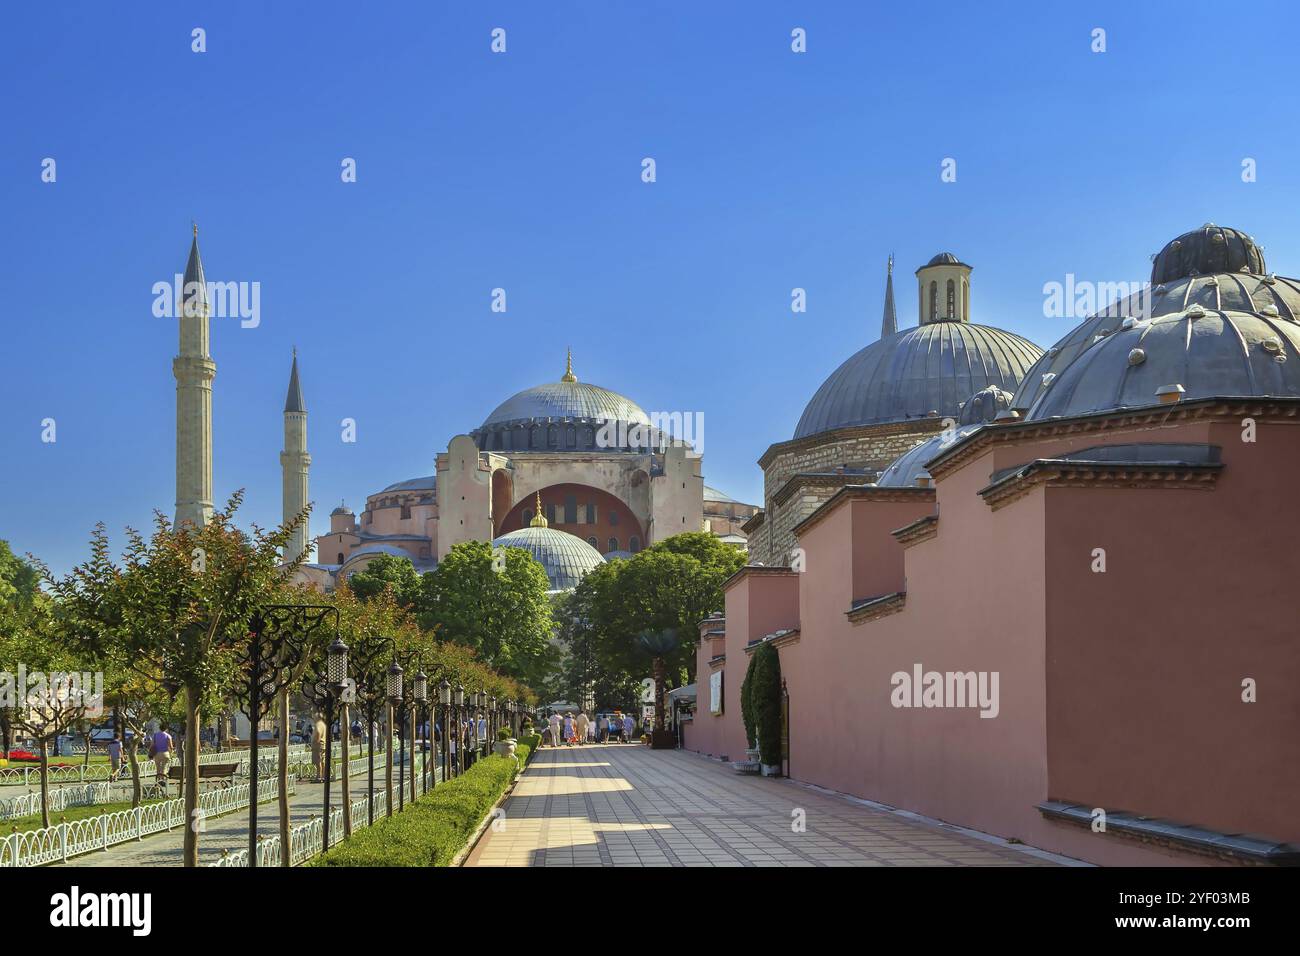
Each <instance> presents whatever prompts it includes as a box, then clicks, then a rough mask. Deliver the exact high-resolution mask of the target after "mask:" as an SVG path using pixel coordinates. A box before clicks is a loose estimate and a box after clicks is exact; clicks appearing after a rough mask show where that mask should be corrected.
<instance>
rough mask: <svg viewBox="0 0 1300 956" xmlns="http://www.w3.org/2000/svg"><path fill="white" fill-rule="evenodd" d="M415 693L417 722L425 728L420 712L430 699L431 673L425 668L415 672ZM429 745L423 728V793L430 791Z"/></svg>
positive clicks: (421, 737) (421, 733)
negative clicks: (426, 671) (427, 672)
mask: <svg viewBox="0 0 1300 956" xmlns="http://www.w3.org/2000/svg"><path fill="white" fill-rule="evenodd" d="M414 693H415V722H416V723H417V724H419V725H420V726H421V727H422V728H423V727H424V724H422V723H421V722H420V713H421V711H423V710H424V705H425V702H426V701H428V699H429V675H428V674H426V673H425V672H424V669H423V668H421V669H420V670H418V671H416V672H415V690H414ZM430 722H432V721H430ZM412 729H414V728H412ZM428 747H429V742H428V740H427V739H426V738H425V733H424V730H423V729H421V731H420V752H421V753H423V754H425V758H424V766H422V767H421V768H420V786H421V787H422V788H423V790H422V791H421V792H422V793H428V792H429V777H428V774H429V757H428V753H427V752H428ZM412 750H414V744H412ZM412 769H414V768H412Z"/></svg>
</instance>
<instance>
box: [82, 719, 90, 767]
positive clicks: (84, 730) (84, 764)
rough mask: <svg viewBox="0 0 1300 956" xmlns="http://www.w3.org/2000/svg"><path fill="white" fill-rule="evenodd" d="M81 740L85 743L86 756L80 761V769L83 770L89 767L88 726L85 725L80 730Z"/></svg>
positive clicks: (87, 724)
mask: <svg viewBox="0 0 1300 956" xmlns="http://www.w3.org/2000/svg"><path fill="white" fill-rule="evenodd" d="M81 739H82V740H84V741H85V742H86V756H85V757H83V758H82V760H81V767H82V769H83V770H84V769H85V768H86V767H89V766H90V724H89V723H86V724H84V725H82V728H81Z"/></svg>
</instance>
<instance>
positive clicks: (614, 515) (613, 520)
mask: <svg viewBox="0 0 1300 956" xmlns="http://www.w3.org/2000/svg"><path fill="white" fill-rule="evenodd" d="M609 523H610V524H612V525H617V524H618V512H617V511H611V512H610V513H609Z"/></svg>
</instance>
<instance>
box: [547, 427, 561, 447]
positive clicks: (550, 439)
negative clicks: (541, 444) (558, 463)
mask: <svg viewBox="0 0 1300 956" xmlns="http://www.w3.org/2000/svg"><path fill="white" fill-rule="evenodd" d="M546 447H547V448H559V447H560V429H559V426H558V425H552V426H551V427H550V428H548V429H546Z"/></svg>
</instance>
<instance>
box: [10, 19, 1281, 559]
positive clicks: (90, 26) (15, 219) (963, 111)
mask: <svg viewBox="0 0 1300 956" xmlns="http://www.w3.org/2000/svg"><path fill="white" fill-rule="evenodd" d="M1295 9H1296V8H1295V6H1294V4H1289V3H1277V4H1270V3H1256V4H1253V5H1252V6H1251V7H1250V11H1249V16H1248V17H1246V16H1243V17H1241V18H1239V19H1234V20H1229V19H1227V18H1225V8H1224V7H1223V5H1222V4H1212V3H1194V2H1193V3H1188V2H1181V3H1172V2H1160V3H1143V4H1132V3H1118V4H1087V5H1084V4H1069V5H1066V4H1042V3H1024V4H1012V3H999V2H992V3H987V4H979V5H967V4H961V5H958V4H941V3H933V4H926V5H924V7H923V8H918V7H917V6H916V5H914V4H890V5H883V4H878V3H865V2H862V3H859V2H853V3H849V2H819V3H815V4H814V3H791V2H781V3H775V2H743V3H742V2H713V3H707V4H701V3H686V2H676V3H666V2H656V0H647V2H640V3H632V2H601V3H596V2H587V3H576V2H556V3H549V4H545V5H542V4H537V3H522V2H521V3H500V2H496V3H475V4H458V3H445V2H439V3H370V4H357V3H346V4H334V3H312V4H290V3H262V2H257V3H253V2H232V3H132V4H113V5H108V4H103V3H97V2H96V3H89V2H88V3H67V4H65V3H60V4H45V5H42V6H41V7H38V6H37V5H35V4H26V5H23V6H22V7H21V8H18V7H13V6H11V7H7V8H6V9H5V11H4V12H3V13H0V18H3V19H2V21H0V22H2V23H3V29H2V30H0V75H2V77H3V81H4V82H3V89H4V91H5V93H4V96H5V106H4V112H3V123H2V124H0V129H2V131H0V208H2V209H3V212H4V215H3V219H2V220H0V221H3V224H4V228H3V229H0V263H3V265H2V266H0V301H3V302H4V303H5V306H6V310H7V322H6V323H5V335H4V343H5V348H4V349H0V382H2V383H3V384H2V385H0V388H2V389H3V393H2V396H3V401H2V402H0V463H2V467H0V500H3V502H4V509H3V512H2V516H0V537H4V538H7V539H9V540H10V541H11V543H12V545H13V547H14V550H16V551H19V552H25V551H31V552H34V553H36V554H38V555H40V556H41V557H43V558H45V559H46V560H47V561H49V562H50V563H51V564H52V565H53V566H54V567H55V568H56V569H60V570H62V569H66V568H67V567H69V566H70V565H72V564H73V563H75V562H77V561H79V560H81V559H83V558H84V556H85V554H86V547H85V542H86V539H87V536H88V533H89V531H90V529H91V528H92V527H93V525H94V524H95V522H97V521H103V522H105V523H106V524H107V525H108V527H109V529H110V531H112V532H114V533H115V534H117V533H118V532H120V530H121V528H122V527H123V526H124V525H128V524H130V525H134V526H137V527H138V526H144V525H147V524H148V522H149V519H150V515H151V513H152V510H153V509H154V508H160V509H162V510H164V511H165V512H167V513H168V514H170V513H171V512H172V510H173V501H174V495H175V487H174V437H173V436H174V415H175V411H174V403H175V397H174V396H175V384H174V380H173V378H172V374H171V359H172V356H173V355H174V354H175V353H176V346H177V343H176V329H175V325H174V323H173V322H171V321H168V320H166V319H158V318H155V317H154V316H153V315H152V313H151V305H152V295H151V292H150V289H151V287H152V285H153V284H154V283H155V282H158V281H168V280H170V278H171V276H172V274H173V273H174V272H177V271H180V270H181V269H182V268H183V267H184V262H185V255H186V252H187V249H188V245H189V234H190V221H191V219H194V220H197V221H198V223H199V225H200V243H201V247H202V250H203V257H204V263H205V266H206V267H207V274H208V278H209V279H212V280H232V281H247V282H253V281H256V282H259V283H260V284H261V323H260V325H259V326H258V327H257V328H241V327H240V325H239V323H238V322H237V321H235V320H230V319H225V320H219V321H214V322H213V330H212V352H213V356H214V358H215V360H216V363H217V378H216V382H215V389H216V392H215V398H214V407H215V412H214V421H215V453H216V466H215V484H216V490H217V497H218V499H219V500H220V499H224V497H225V496H226V495H227V494H228V493H229V492H230V491H232V490H233V489H235V488H239V487H243V488H245V489H246V491H247V503H246V505H245V509H244V512H243V516H244V518H245V519H249V520H255V521H257V522H259V523H262V524H272V523H274V522H276V521H278V519H279V514H280V473H279V462H278V453H279V450H280V445H281V416H280V410H281V408H282V405H283V401H284V391H285V384H286V380H287V376H288V367H289V358H290V350H291V348H292V347H293V346H294V345H296V346H297V347H298V349H299V355H300V359H301V363H302V376H303V385H304V389H305V392H306V398H307V403H308V409H309V413H310V428H311V439H310V444H311V449H310V450H311V453H312V455H313V458H314V464H313V468H312V496H313V498H314V499H315V500H316V502H317V515H316V517H315V519H314V520H313V533H319V532H320V531H321V530H323V529H324V527H325V526H326V518H325V516H326V515H327V514H328V511H329V509H330V508H332V507H333V506H334V505H335V504H337V503H338V501H339V500H340V499H342V498H346V499H347V500H348V502H349V503H350V504H353V505H360V504H361V503H362V501H363V498H364V496H365V495H366V494H367V493H370V492H373V491H376V490H378V489H380V488H382V487H383V486H384V485H386V484H389V483H391V482H393V481H398V480H401V479H404V478H408V477H412V476H415V475H422V474H430V473H432V472H433V470H434V468H433V463H434V457H435V456H436V454H437V453H438V452H439V451H440V450H443V449H445V448H446V445H447V442H448V441H449V439H450V438H451V437H452V436H453V435H455V434H458V433H461V432H465V431H468V430H470V429H471V428H473V427H475V426H476V425H477V424H479V423H480V422H481V421H482V419H483V418H484V417H485V416H486V415H487V414H488V413H489V412H490V411H491V410H492V409H493V408H494V407H495V406H496V405H497V404H498V403H499V402H500V401H501V400H503V399H504V398H506V397H507V396H508V395H510V394H512V393H513V392H515V391H517V390H519V389H522V388H525V387H528V386H531V385H535V384H538V383H540V382H544V381H552V380H555V379H557V378H558V377H559V375H560V373H561V372H562V371H563V362H564V349H565V347H566V346H568V345H572V346H573V349H574V355H575V360H574V361H575V369H576V371H577V374H578V376H579V377H580V378H581V379H583V380H584V381H591V382H595V383H596V384H599V385H603V386H605V387H608V388H613V389H616V390H618V391H621V392H623V393H625V394H627V395H629V396H630V397H632V398H633V399H634V400H636V401H637V402H639V403H640V404H641V405H642V406H643V407H645V408H646V409H651V410H665V411H670V410H683V411H702V412H703V413H704V415H705V423H706V424H705V463H704V464H705V475H706V480H707V481H708V482H709V483H710V484H712V485H715V486H717V487H720V488H722V489H724V490H725V491H727V492H728V493H730V494H732V495H734V496H735V497H738V498H743V499H745V500H749V501H760V500H761V489H762V475H761V472H760V470H759V469H758V467H757V465H756V464H755V460H756V459H757V458H758V456H759V455H761V454H762V452H763V451H764V450H765V449H766V448H767V446H768V445H769V444H770V443H772V442H774V441H780V440H782V439H785V438H788V437H790V435H791V433H792V432H793V429H794V425H795V423H796V422H797V420H798V418H799V415H800V412H801V411H802V408H803V405H804V404H805V403H806V401H807V400H808V399H809V398H810V397H811V396H812V394H813V392H814V391H816V389H817V386H818V385H819V384H820V383H821V381H822V380H823V379H824V378H825V377H826V375H828V374H829V373H830V372H831V371H832V370H833V369H834V368H835V367H836V366H837V365H838V364H839V363H840V362H841V361H842V360H843V359H844V358H846V357H847V356H848V355H850V354H851V353H852V352H854V351H856V350H857V349H858V348H860V347H862V346H863V345H865V344H867V343H868V342H870V341H871V340H872V339H873V338H875V337H876V336H877V335H878V334H879V323H880V312H881V299H882V295H883V284H884V265H885V260H886V257H887V256H888V255H889V253H890V252H891V251H892V252H894V253H895V254H896V256H897V262H898V269H897V271H898V280H899V281H898V298H899V318H900V324H901V325H904V326H908V325H912V324H915V314H916V293H915V286H914V280H913V279H912V278H911V274H912V271H913V270H914V269H915V268H916V267H917V266H918V265H920V264H922V263H923V262H924V261H925V260H927V259H928V258H929V257H930V256H931V255H933V254H934V253H936V252H938V251H940V250H944V249H947V250H951V251H953V252H955V253H956V254H957V255H959V256H960V257H961V258H962V259H963V260H965V261H967V262H970V263H971V264H973V265H974V267H975V271H974V274H973V277H972V313H973V317H974V319H975V321H978V322H981V323H984V324H988V325H995V326H999V327H1003V328H1008V329H1011V330H1013V331H1016V332H1019V333H1020V334H1022V335H1025V336H1027V337H1029V338H1031V339H1033V340H1034V341H1036V342H1038V343H1039V344H1040V345H1043V346H1047V345H1049V344H1051V343H1052V342H1053V341H1055V340H1056V339H1057V338H1059V337H1060V336H1061V335H1062V334H1064V332H1065V331H1066V330H1067V328H1068V325H1069V322H1068V321H1066V320H1061V319H1048V318H1045V317H1044V315H1043V284H1044V283H1045V282H1049V281H1053V280H1058V281H1060V280H1063V279H1064V276H1065V274H1066V273H1067V272H1073V273H1075V274H1076V275H1077V276H1079V277H1080V278H1091V279H1094V280H1097V281H1123V280H1142V279H1145V278H1146V276H1147V275H1148V273H1149V270H1150V262H1149V258H1148V257H1149V255H1150V254H1151V253H1153V252H1155V251H1156V250H1157V249H1159V247H1160V246H1161V245H1162V244H1163V243H1164V242H1165V241H1167V240H1168V239H1170V238H1172V237H1173V236H1174V235H1176V234H1178V233H1179V232H1182V231H1185V230H1186V229H1190V228H1193V227H1195V226H1197V225H1199V224H1201V223H1202V222H1205V221H1207V220H1212V221H1215V222H1218V223H1220V224H1223V225H1232V226H1236V227H1239V228H1242V229H1245V230H1246V231H1248V232H1250V233H1252V234H1253V235H1254V236H1255V237H1256V238H1257V239H1258V240H1259V241H1260V242H1261V243H1262V244H1263V245H1264V248H1265V254H1266V256H1267V257H1268V261H1269V264H1270V267H1271V268H1273V269H1274V270H1276V271H1278V272H1280V273H1283V274H1288V275H1295V274H1297V272H1300V237H1298V236H1297V234H1296V230H1295V229H1294V225H1293V224H1294V218H1295V211H1296V209H1297V208H1300V204H1298V202H1297V200H1300V172H1298V171H1297V168H1296V165H1295V160H1294V158H1295V156H1297V155H1300V149H1298V148H1297V147H1298V145H1300V144H1298V143H1297V140H1298V139H1300V127H1297V124H1296V123H1294V121H1293V119H1294V116H1295V97H1296V78H1295V61H1294V56H1293V50H1292V49H1291V48H1290V47H1291V44H1292V43H1293V37H1294V34H1295V27H1296V21H1297V14H1296V12H1295ZM918 10H921V11H923V12H922V13H921V14H920V15H918V12H917V11H918ZM196 26H198V27H203V28H204V29H205V30H206V31H207V52H206V53H202V54H197V53H194V52H192V51H191V30H192V29H193V28H194V27H196ZM496 27H501V28H504V29H505V30H506V40H507V52H506V53H505V54H493V53H492V52H491V51H490V48H489V44H490V39H491V37H490V33H491V31H492V29H493V28H496ZM795 27H802V28H804V29H806V31H807V37H808V40H807V43H808V52H807V53H805V54H802V55H797V54H794V53H792V52H791V50H790V31H791V30H792V29H793V28H795ZM1094 27H1102V28H1104V29H1105V30H1106V42H1107V51H1106V52H1105V53H1103V54H1095V53H1092V52H1091V50H1090V44H1091V37H1090V33H1091V31H1092V29H1093V28H1094ZM647 156H649V157H653V158H654V159H655V160H656V163H657V172H658V181H657V182H655V183H653V184H646V183H643V182H642V181H641V178H640V172H641V160H642V158H643V157H647ZM45 157H53V158H54V159H55V160H56V162H57V176H58V178H57V182H55V183H53V184H49V183H42V182H41V179H40V173H41V161H42V160H43V159H44V158H45ZM344 157H353V158H355V159H356V161H357V169H358V181H357V182H356V183H354V184H344V183H342V182H341V181H340V175H339V174H340V163H341V161H342V159H343V158H344ZM945 157H952V158H955V159H956V160H957V164H958V165H957V171H958V178H957V181H956V182H955V183H943V182H941V181H940V176H939V171H940V163H941V161H942V160H943V159H944V158H945ZM1246 157H1251V158H1253V159H1255V160H1256V163H1257V169H1258V181H1257V182H1254V183H1243V182H1242V180H1241V162H1242V160H1243V158H1246ZM1288 227H1291V228H1288ZM495 287H502V288H504V289H505V290H506V292H507V297H508V311H507V312H506V313H505V314H497V313H493V312H491V311H490V308H489V306H490V294H491V290H492V289H493V288H495ZM794 287H802V288H805V289H806V290H807V295H808V311H807V312H806V313H804V314H794V313H792V312H791V310H790V292H791V289H792V288H794ZM345 417H349V418H354V419H355V420H356V421H357V438H358V440H357V442H356V443H355V444H346V443H344V442H342V441H341V440H340V431H341V430H340V427H339V422H340V421H341V419H343V418H345ZM45 418H54V419H55V420H56V422H57V428H58V431H57V439H58V440H57V442H55V443H54V444H48V443H42V441H41V421H42V419H45ZM118 540H120V538H119V539H118Z"/></svg>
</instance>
